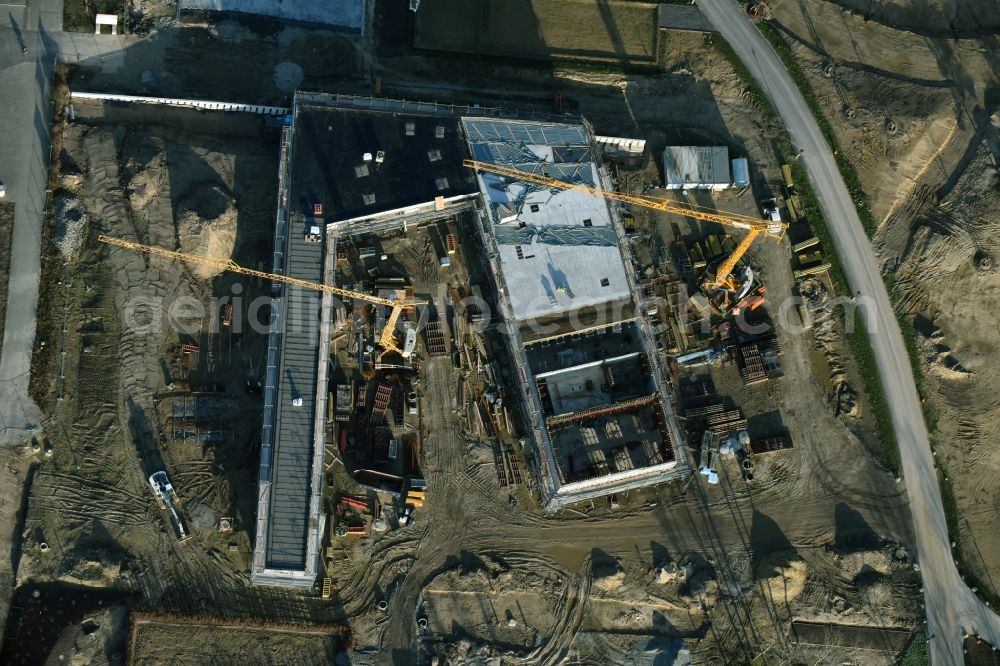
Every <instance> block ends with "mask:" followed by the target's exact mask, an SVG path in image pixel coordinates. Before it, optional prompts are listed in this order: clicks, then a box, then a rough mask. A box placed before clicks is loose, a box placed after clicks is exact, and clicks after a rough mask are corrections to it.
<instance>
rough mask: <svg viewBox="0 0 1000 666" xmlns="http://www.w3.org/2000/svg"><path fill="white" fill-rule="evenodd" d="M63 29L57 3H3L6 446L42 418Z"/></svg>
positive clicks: (0, 113)
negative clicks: (44, 234)
mask: <svg viewBox="0 0 1000 666" xmlns="http://www.w3.org/2000/svg"><path fill="white" fill-rule="evenodd" d="M61 29H62V3H61V2H59V0H32V1H31V2H30V3H27V4H25V3H20V4H3V5H0V90H2V91H3V92H2V94H0V180H3V181H4V182H5V183H6V184H7V197H6V198H7V200H8V201H11V202H13V203H14V206H15V208H14V237H13V244H12V248H11V253H12V256H11V274H10V286H9V297H8V300H7V315H6V325H5V328H4V343H3V357H2V359H0V443H3V442H8V443H9V442H18V441H21V440H23V439H24V438H25V437H26V436H27V435H28V434H30V432H31V431H32V430H33V429H34V428H35V427H36V426H37V425H38V423H39V421H40V420H41V416H42V415H41V411H40V410H39V409H38V407H37V406H36V405H35V404H34V403H33V402H32V401H31V399H30V398H29V397H28V377H29V373H30V370H31V350H32V347H33V346H34V340H35V307H36V304H37V302H38V279H39V271H40V269H41V266H40V264H41V231H40V230H41V224H42V219H43V215H44V210H45V185H46V177H47V171H48V162H49V159H48V151H49V140H48V126H49V121H50V118H51V102H50V100H51V81H52V65H53V63H54V58H55V53H54V50H53V45H52V42H51V40H50V39H49V38H48V36H47V35H50V34H51V33H52V32H53V31H59V30H61ZM22 49H23V50H22Z"/></svg>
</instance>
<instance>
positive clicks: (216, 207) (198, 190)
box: [174, 183, 236, 280]
mask: <svg viewBox="0 0 1000 666" xmlns="http://www.w3.org/2000/svg"><path fill="white" fill-rule="evenodd" d="M174 222H175V223H176V225H177V242H178V245H179V246H180V248H179V249H180V251H181V252H186V253H188V254H193V255H197V256H200V257H209V258H212V259H218V260H221V261H226V260H228V259H230V258H231V257H232V254H233V247H234V246H235V244H236V202H235V201H234V200H233V197H232V194H231V193H230V192H229V191H228V190H226V189H224V188H222V187H220V186H219V185H216V184H214V183H196V184H195V185H194V186H192V188H191V190H190V191H189V192H188V194H187V196H185V197H184V198H183V199H181V201H180V202H179V203H178V205H177V208H176V210H175V211H174ZM191 272H192V273H194V274H195V275H196V276H198V277H200V278H202V279H205V280H208V279H211V278H213V277H215V276H216V275H218V274H219V273H221V272H222V271H221V270H218V269H216V268H213V267H211V266H206V265H204V264H192V265H191Z"/></svg>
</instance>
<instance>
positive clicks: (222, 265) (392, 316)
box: [97, 235, 418, 360]
mask: <svg viewBox="0 0 1000 666" xmlns="http://www.w3.org/2000/svg"><path fill="white" fill-rule="evenodd" d="M97 240H99V241H101V242H102V243H107V244H109V245H117V246H118V247H124V248H127V249H129V250H135V251H136V252H144V253H146V254H153V255H156V256H158V257H167V258H168V259H179V260H180V261H190V262H192V263H196V264H203V265H205V266H212V267H214V268H218V269H219V270H223V271H229V272H231V273H239V274H241V275H252V276H254V277H259V278H263V279H265V280H272V281H274V282H283V283H285V284H293V285H296V286H298V287H303V288H305V289H314V290H316V291H324V292H326V293H329V294H333V295H334V296H340V297H342V298H353V299H355V300H359V301H364V302H366V303H374V304H375V305H386V306H388V307H390V308H392V310H391V311H390V312H389V316H388V317H387V318H386V322H385V327H384V328H383V329H382V337H381V338H380V339H379V342H378V344H379V346H380V347H381V348H382V353H381V354H379V357H378V358H379V360H381V359H382V357H383V356H385V355H386V354H388V353H389V352H396V353H397V354H400V355H401V356H409V355H410V354H411V353H412V351H413V348H412V345H410V344H407V345H406V347H407V349H406V350H403V349H400V348H399V346H398V345H397V344H396V336H395V335H394V331H395V329H396V322H397V321H398V320H399V315H400V314H402V312H403V310H404V309H406V308H410V307H413V306H414V305H417V304H418V302H417V301H400V300H398V299H390V298H382V297H381V296H371V295H369V294H364V293H361V292H359V291H350V290H348V289H341V288H340V287H334V286H333V285H328V284H322V283H319V282H310V281H308V280H300V279H299V278H294V277H290V276H288V275H281V274H279V273H266V272H264V271H258V270H256V269H253V268H246V267H244V266H240V265H239V264H237V263H236V262H234V261H232V260H229V259H226V260H223V259H212V258H211V257H199V256H196V255H193V254H185V253H183V252H175V251H173V250H165V249H163V248H161V247H154V246H152V245H143V244H142V243H135V242H133V241H127V240H123V239H121V238H115V237H113V236H105V235H101V236H98V238H97ZM407 335H408V336H409V335H410V333H409V331H408V332H407Z"/></svg>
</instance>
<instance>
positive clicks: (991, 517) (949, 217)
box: [769, 0, 1000, 593]
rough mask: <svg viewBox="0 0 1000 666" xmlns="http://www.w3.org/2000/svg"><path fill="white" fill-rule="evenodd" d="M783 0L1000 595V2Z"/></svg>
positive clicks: (970, 541)
mask: <svg viewBox="0 0 1000 666" xmlns="http://www.w3.org/2000/svg"><path fill="white" fill-rule="evenodd" d="M769 4H770V5H771V6H772V9H773V11H774V16H775V18H776V20H777V21H778V22H779V23H780V24H781V25H783V26H784V27H785V28H786V29H787V30H789V31H790V32H791V33H792V34H793V35H794V36H795V37H796V39H799V40H801V43H798V42H796V43H794V44H793V48H794V50H795V52H796V54H797V55H798V57H799V60H800V62H801V63H802V65H803V68H804V69H806V70H807V72H809V73H810V77H809V80H810V82H811V83H812V85H813V87H814V89H815V90H816V91H817V93H818V94H819V96H820V99H821V101H822V102H823V104H824V106H825V108H826V110H827V117H828V118H829V119H830V121H831V123H832V124H833V126H834V129H835V131H836V132H837V135H838V139H839V141H840V142H841V147H842V149H843V150H845V152H846V153H847V155H848V156H849V158H850V159H851V161H852V163H854V164H855V166H856V168H858V171H859V174H860V175H861V178H862V183H863V184H864V186H865V189H866V191H867V192H868V194H869V196H870V197H871V199H872V206H873V212H874V213H875V218H876V221H877V222H878V223H879V224H880V226H879V230H878V234H877V235H876V237H875V239H874V240H875V244H876V250H877V251H878V253H879V258H880V261H881V262H882V263H883V266H884V272H885V274H886V279H887V282H888V283H889V284H890V285H891V290H892V292H893V296H894V298H895V300H896V302H897V308H898V309H899V310H900V311H901V312H902V313H904V314H905V315H907V319H908V321H910V322H912V325H913V331H914V336H915V338H916V343H917V349H918V354H919V357H920V364H921V366H922V370H923V375H924V380H923V386H922V387H921V391H922V394H923V396H924V397H925V398H926V400H927V406H928V408H929V412H930V413H931V414H932V418H933V420H934V422H935V425H936V432H934V433H932V437H933V443H934V446H935V449H936V451H937V453H938V460H939V462H940V463H941V464H942V467H943V469H944V470H945V471H946V473H947V474H948V475H949V477H950V479H951V482H952V484H953V487H954V491H955V495H956V500H957V503H958V510H959V520H958V524H959V527H960V534H959V535H958V537H959V539H960V540H961V542H962V550H963V554H964V559H965V561H966V562H968V564H969V566H970V567H971V569H972V571H973V572H974V573H975V574H976V575H977V577H978V578H979V579H980V580H981V581H982V582H983V584H984V585H988V586H989V587H990V588H991V589H992V591H993V593H997V592H998V591H1000V532H998V530H997V529H996V528H997V518H996V511H995V508H996V505H997V502H998V501H1000V494H998V492H997V491H996V488H995V484H994V483H993V479H994V478H995V477H996V473H997V465H996V463H995V461H996V459H997V452H998V447H1000V437H998V436H997V433H996V429H995V428H994V427H993V423H994V422H995V419H996V417H997V413H998V409H1000V407H998V403H997V399H996V395H997V392H998V388H1000V377H998V376H997V373H996V372H995V371H994V369H993V368H994V366H995V363H992V359H993V356H994V355H995V354H996V344H995V340H996V330H997V327H998V326H1000V320H998V317H997V314H996V313H997V303H996V292H997V287H998V282H997V278H996V270H997V269H996V268H995V265H996V262H997V261H998V260H1000V254H998V251H1000V247H998V244H997V241H996V232H997V226H998V223H1000V218H998V215H997V210H998V198H997V192H998V190H1000V173H998V167H1000V131H998V127H1000V118H998V115H997V101H998V100H997V96H996V90H997V85H998V83H1000V77H998V74H997V73H998V72H1000V67H998V65H1000V60H998V58H1000V56H998V53H1000V49H998V48H997V42H996V37H995V36H989V35H988V34H986V33H985V32H983V31H984V30H986V29H989V26H991V25H994V24H995V21H996V12H995V11H993V12H992V13H990V14H989V15H984V14H983V13H982V11H981V10H982V9H983V8H984V7H986V6H988V5H989V4H990V3H986V4H982V5H979V4H977V3H967V4H966V5H965V6H964V8H963V7H959V6H954V7H953V6H950V5H949V6H947V7H948V8H947V9H943V8H942V6H940V5H938V4H933V3H932V4H931V5H928V6H926V7H925V6H922V7H921V9H920V11H919V12H917V11H916V10H914V9H912V8H907V6H906V5H905V4H899V3H897V4H889V5H886V4H882V5H879V6H878V7H856V8H857V9H858V11H859V12H868V14H867V15H868V16H870V17H871V18H874V19H875V20H873V21H866V20H865V16H860V15H853V14H851V13H849V12H846V11H842V10H840V9H839V8H838V7H837V5H836V4H832V3H823V2H805V3H792V2H785V1H784V0H781V1H779V2H777V3H769ZM841 4H844V5H847V6H853V4H852V3H851V2H846V3H841ZM973 5H975V7H974V6H973ZM977 8H978V9H977ZM994 9H995V8H994ZM952 10H957V11H956V13H954V14H951V13H949V12H951V11H952ZM942 11H944V12H946V13H949V14H948V16H947V17H944V18H941V19H940V20H938V18H935V17H936V14H935V12H942ZM832 26H836V29H834V28H832ZM828 64H832V65H833V68H832V71H829V70H827V67H826V66H827V65H828ZM848 109H849V110H850V111H851V112H852V113H853V117H851V118H849V117H848V114H847V113H845V111H847V110H848ZM889 121H892V125H891V126H890V124H889ZM890 130H891V131H890Z"/></svg>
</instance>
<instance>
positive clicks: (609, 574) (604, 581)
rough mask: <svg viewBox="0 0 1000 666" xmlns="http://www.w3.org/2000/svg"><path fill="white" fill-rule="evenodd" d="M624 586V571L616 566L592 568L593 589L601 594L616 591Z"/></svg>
mask: <svg viewBox="0 0 1000 666" xmlns="http://www.w3.org/2000/svg"><path fill="white" fill-rule="evenodd" d="M624 584H625V571H624V570H622V568H621V567H619V566H617V565H607V566H603V567H594V583H593V585H594V588H595V589H597V590H600V591H602V592H611V591H612V590H618V589H620V588H621V587H622V586H623V585H624Z"/></svg>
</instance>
